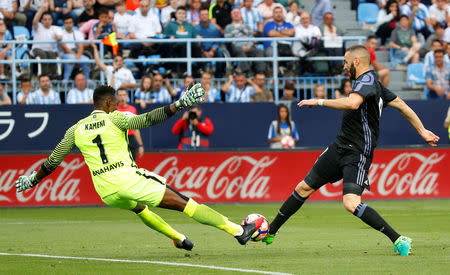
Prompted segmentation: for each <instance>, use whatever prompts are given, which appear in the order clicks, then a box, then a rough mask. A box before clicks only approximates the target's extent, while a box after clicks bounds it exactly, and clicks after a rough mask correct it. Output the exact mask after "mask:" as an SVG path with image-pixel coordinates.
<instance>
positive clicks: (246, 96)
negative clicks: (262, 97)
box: [222, 73, 255, 103]
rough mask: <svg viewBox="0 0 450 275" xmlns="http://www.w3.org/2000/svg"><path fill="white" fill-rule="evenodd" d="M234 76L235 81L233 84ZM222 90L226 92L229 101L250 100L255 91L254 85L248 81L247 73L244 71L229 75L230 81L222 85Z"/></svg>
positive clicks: (241, 101)
mask: <svg viewBox="0 0 450 275" xmlns="http://www.w3.org/2000/svg"><path fill="white" fill-rule="evenodd" d="M233 78H234V83H235V84H233ZM222 92H224V93H226V101H227V102H240V103H243V102H250V98H251V96H252V95H253V94H254V93H255V90H254V89H253V87H252V85H249V84H248V83H247V79H246V78H245V75H244V74H242V73H239V74H236V76H235V77H233V75H229V76H228V81H227V82H226V83H225V84H223V85H222Z"/></svg>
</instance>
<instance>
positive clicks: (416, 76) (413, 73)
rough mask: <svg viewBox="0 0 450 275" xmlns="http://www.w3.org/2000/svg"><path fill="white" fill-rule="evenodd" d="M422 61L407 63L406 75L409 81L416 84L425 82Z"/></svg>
mask: <svg viewBox="0 0 450 275" xmlns="http://www.w3.org/2000/svg"><path fill="white" fill-rule="evenodd" d="M423 66H424V64H423V63H412V64H409V65H408V69H407V70H406V77H407V81H408V82H409V83H414V84H417V85H424V84H425V82H426V81H425V77H424V75H423Z"/></svg>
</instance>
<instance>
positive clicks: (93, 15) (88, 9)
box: [30, 0, 98, 27]
mask: <svg viewBox="0 0 450 275" xmlns="http://www.w3.org/2000/svg"><path fill="white" fill-rule="evenodd" d="M30 1H32V0H30ZM94 4H95V0H83V5H84V11H83V12H82V13H81V14H80V15H79V16H78V27H81V26H82V25H83V24H84V23H86V22H88V21H89V20H92V19H97V18H98V14H97V11H96V10H95V9H94Z"/></svg>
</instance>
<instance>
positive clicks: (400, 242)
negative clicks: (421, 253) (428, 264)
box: [394, 236, 412, 256]
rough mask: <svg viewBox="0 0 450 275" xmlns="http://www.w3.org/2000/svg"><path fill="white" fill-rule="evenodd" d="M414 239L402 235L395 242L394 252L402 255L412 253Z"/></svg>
mask: <svg viewBox="0 0 450 275" xmlns="http://www.w3.org/2000/svg"><path fill="white" fill-rule="evenodd" d="M411 242H412V240H411V239H410V238H408V237H405V236H400V237H398V239H397V240H396V241H395V243H394V252H395V253H397V252H398V253H399V254H400V255H401V256H408V254H409V253H411Z"/></svg>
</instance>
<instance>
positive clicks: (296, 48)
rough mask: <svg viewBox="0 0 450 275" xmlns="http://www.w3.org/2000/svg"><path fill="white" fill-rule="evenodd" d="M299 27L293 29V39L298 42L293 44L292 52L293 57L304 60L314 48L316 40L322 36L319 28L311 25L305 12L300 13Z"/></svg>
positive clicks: (309, 18)
mask: <svg viewBox="0 0 450 275" xmlns="http://www.w3.org/2000/svg"><path fill="white" fill-rule="evenodd" d="M300 23H301V24H300V25H299V26H297V27H296V28H295V37H296V38H298V40H299V42H297V41H296V42H294V44H293V46H292V51H293V53H294V55H296V56H299V57H301V58H304V57H305V56H306V55H307V54H308V53H309V51H310V50H311V49H313V48H314V46H315V44H316V41H317V38H319V37H321V36H322V33H321V32H320V29H319V27H317V26H314V25H312V24H311V17H310V16H309V14H308V13H307V12H303V13H302V17H301V19H300Z"/></svg>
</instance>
